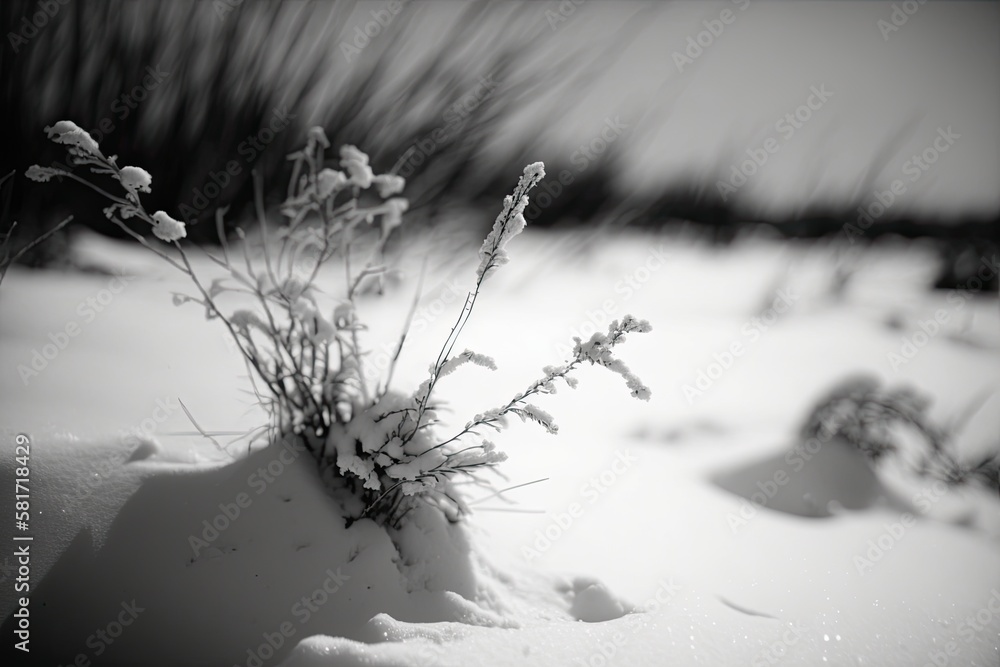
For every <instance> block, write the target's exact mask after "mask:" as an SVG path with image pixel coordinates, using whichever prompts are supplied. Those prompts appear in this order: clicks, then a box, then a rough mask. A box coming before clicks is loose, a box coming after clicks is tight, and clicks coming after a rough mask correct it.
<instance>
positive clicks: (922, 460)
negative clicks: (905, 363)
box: [801, 376, 1000, 490]
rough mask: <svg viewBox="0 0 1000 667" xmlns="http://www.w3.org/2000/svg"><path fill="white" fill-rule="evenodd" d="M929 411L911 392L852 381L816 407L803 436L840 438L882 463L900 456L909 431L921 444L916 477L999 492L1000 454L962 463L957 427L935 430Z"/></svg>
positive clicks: (867, 380)
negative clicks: (956, 445) (956, 448)
mask: <svg viewBox="0 0 1000 667" xmlns="http://www.w3.org/2000/svg"><path fill="white" fill-rule="evenodd" d="M929 407H930V400H929V399H928V398H927V397H926V396H923V395H921V394H919V393H917V392H916V391H914V390H912V389H910V388H907V387H900V388H896V389H890V388H884V387H882V385H881V384H880V383H879V381H878V380H876V379H874V378H872V377H867V376H861V377H852V378H849V379H847V380H845V381H843V382H841V383H840V384H838V385H837V386H836V387H834V388H833V389H832V390H831V391H830V392H829V393H828V394H827V395H826V396H825V397H823V399H821V400H820V401H819V402H818V403H817V404H816V406H815V407H814V408H813V410H812V412H811V413H810V415H809V416H808V417H807V418H806V420H805V423H803V425H802V429H801V435H802V437H803V438H804V439H809V438H813V437H816V438H819V439H820V440H821V441H822V442H826V441H827V440H828V439H830V438H832V437H835V436H840V437H842V438H844V439H845V440H847V442H849V443H851V444H852V445H853V446H855V447H857V448H858V449H859V450H860V451H862V452H864V454H865V455H866V456H868V458H870V459H871V460H872V461H874V462H880V461H883V460H885V459H887V458H890V457H891V456H893V455H900V454H901V451H902V448H903V447H902V443H901V438H900V436H901V433H900V429H901V428H902V429H909V430H910V431H912V432H913V433H915V434H917V435H918V436H919V442H920V443H921V447H920V448H919V451H918V452H917V455H916V457H915V458H914V459H913V460H911V461H909V465H910V467H911V469H912V471H913V472H915V473H917V474H918V475H921V476H924V477H930V478H934V479H939V480H942V481H944V482H946V483H948V484H952V485H959V484H966V483H969V482H978V483H980V484H982V485H984V486H986V487H989V488H997V489H998V490H1000V454H987V455H985V456H983V457H981V458H980V459H979V460H978V461H976V462H975V463H969V462H966V461H963V460H962V458H961V457H960V456H959V455H958V454H957V453H956V452H955V451H954V439H955V438H954V436H955V435H956V433H957V431H958V426H955V427H952V428H942V427H941V426H938V425H936V424H935V423H934V422H933V421H932V420H931V419H930V418H929V417H928V416H927V411H928V408H929ZM959 426H960V425H959Z"/></svg>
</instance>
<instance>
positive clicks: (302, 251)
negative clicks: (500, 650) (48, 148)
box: [27, 121, 650, 524]
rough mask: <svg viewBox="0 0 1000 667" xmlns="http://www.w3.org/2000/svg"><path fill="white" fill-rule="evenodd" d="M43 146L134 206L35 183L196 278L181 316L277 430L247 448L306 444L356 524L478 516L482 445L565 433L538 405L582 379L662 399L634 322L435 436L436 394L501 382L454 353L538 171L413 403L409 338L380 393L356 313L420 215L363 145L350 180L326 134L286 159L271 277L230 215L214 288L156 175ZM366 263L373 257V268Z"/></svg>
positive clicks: (538, 166)
mask: <svg viewBox="0 0 1000 667" xmlns="http://www.w3.org/2000/svg"><path fill="white" fill-rule="evenodd" d="M46 131H47V132H48V134H49V137H50V138H51V139H52V140H53V141H55V142H56V143H59V144H63V145H64V146H66V148H67V151H68V152H69V162H70V164H71V165H72V166H73V167H83V168H87V169H89V171H90V173H91V174H94V175H96V176H98V177H101V178H103V179H105V180H109V181H117V184H118V186H119V187H120V189H121V190H122V191H123V195H121V196H119V195H115V194H111V193H110V192H108V191H107V190H105V189H104V188H103V187H101V186H99V185H97V184H96V183H94V182H91V180H90V179H89V178H84V177H82V176H81V175H79V174H78V173H74V172H72V171H67V170H65V169H63V168H53V167H40V166H37V165H36V166H33V167H31V168H30V169H29V170H28V172H27V176H28V177H29V178H32V179H33V180H36V181H41V182H45V181H48V180H50V179H52V178H70V179H72V180H75V181H78V182H80V183H82V184H84V185H86V186H88V187H90V188H92V189H93V190H95V191H96V192H98V193H100V194H101V195H103V196H104V197H106V198H107V199H109V200H110V202H111V204H110V205H109V206H108V207H107V208H105V209H104V214H105V216H106V217H107V218H108V220H110V221H111V222H112V223H113V224H115V225H117V226H118V227H119V228H121V229H122V230H123V231H124V232H125V233H127V234H128V235H130V236H132V237H133V238H135V239H136V240H137V241H138V242H139V243H141V244H143V245H144V246H145V247H146V248H147V249H148V250H150V251H152V252H154V253H156V254H157V255H159V256H160V257H161V258H162V259H163V260H164V261H166V262H168V263H169V264H171V265H172V266H174V267H175V268H177V269H178V270H179V271H181V272H183V273H185V274H186V275H187V276H189V277H190V279H191V280H192V282H193V284H194V286H195V287H196V288H197V292H198V294H197V296H188V295H181V294H177V295H175V296H174V301H175V303H176V304H182V303H186V302H193V303H197V304H199V305H200V306H202V307H203V308H204V309H205V313H206V316H207V318H208V319H219V320H220V321H221V322H222V324H223V325H224V326H225V327H226V329H227V330H228V332H229V334H230V335H231V336H232V338H233V340H235V342H236V344H237V345H238V346H239V349H240V352H241V353H242V355H243V357H244V359H245V360H246V363H247V365H248V367H249V369H250V371H251V378H252V379H253V380H254V382H255V389H256V390H257V395H258V397H259V399H260V401H261V403H262V405H263V406H264V408H265V409H266V411H267V413H268V415H269V421H268V424H267V425H266V427H262V428H261V429H257V430H255V431H253V432H251V433H249V434H248V439H250V440H251V442H254V441H264V442H271V443H273V442H277V441H283V440H285V439H286V438H289V437H291V438H294V439H295V440H296V441H298V442H300V443H301V444H302V445H303V446H304V447H305V449H307V450H308V451H309V452H310V454H311V455H312V456H313V458H314V459H315V460H316V462H317V464H318V466H319V468H320V471H321V474H322V476H323V478H324V480H326V482H327V484H328V485H329V487H330V488H331V489H332V490H333V492H334V493H335V495H336V496H337V497H338V498H339V499H340V500H341V502H342V503H343V505H344V507H345V510H346V514H347V516H348V519H349V520H350V521H353V520H357V519H359V518H363V517H370V518H373V519H375V520H377V521H379V522H380V523H382V524H394V523H396V522H397V521H398V519H399V518H401V517H402V516H403V515H404V514H405V513H406V512H407V511H408V510H410V509H412V508H413V507H414V506H415V504H416V503H420V502H423V503H428V504H431V505H433V506H435V507H438V508H439V509H440V510H441V511H442V512H444V513H445V514H446V515H447V516H448V518H449V519H451V520H457V519H458V517H459V516H461V515H462V514H464V513H465V512H466V511H467V508H466V506H465V505H464V503H463V501H462V499H461V496H460V495H459V493H458V491H457V487H456V483H457V481H458V480H459V479H460V478H465V477H471V478H472V481H473V483H480V484H485V483H486V482H485V481H484V480H482V479H481V478H480V477H477V473H479V472H482V471H484V470H485V469H488V468H493V467H494V466H496V465H497V464H498V463H500V462H502V461H503V460H504V459H505V458H506V457H505V455H504V454H503V453H501V452H499V451H497V449H496V447H495V446H494V444H493V443H491V442H490V441H489V440H486V439H484V438H482V437H481V435H482V434H481V431H482V430H484V429H494V430H501V429H503V428H505V427H506V426H507V425H508V418H509V417H510V416H511V415H513V416H516V417H519V418H520V419H521V420H522V421H532V422H536V423H537V424H540V425H541V426H542V427H544V428H545V429H546V430H547V431H549V432H550V433H556V432H557V430H558V429H557V427H556V425H555V423H554V421H553V419H552V417H551V416H550V415H549V414H548V413H546V412H545V411H543V410H542V409H541V408H539V407H537V406H536V405H534V404H532V403H531V402H530V401H531V399H532V398H533V397H535V396H537V395H539V394H550V393H555V391H556V383H557V382H558V381H563V382H565V383H566V384H567V385H568V386H570V387H574V386H575V385H576V380H575V379H574V378H573V377H571V373H572V372H573V371H574V370H575V369H576V368H577V367H578V366H580V365H581V364H584V363H589V364H597V365H600V366H604V367H605V368H608V369H609V370H611V371H612V372H614V373H617V374H619V375H621V376H622V378H623V379H624V381H625V383H626V386H627V388H628V389H629V391H630V392H631V394H632V395H633V396H634V397H636V398H640V399H643V400H648V399H649V396H650V391H649V389H648V388H647V387H646V386H645V385H644V384H642V382H641V381H640V380H639V378H638V377H636V376H635V375H634V374H633V373H632V372H631V371H630V370H629V369H628V367H627V366H625V364H624V363H623V362H622V361H621V360H620V359H617V358H616V357H615V356H614V353H613V350H614V348H615V347H616V346H617V345H619V344H620V343H622V342H623V341H624V340H625V337H626V335H627V334H629V333H642V332H647V331H649V330H650V326H649V323H647V322H645V321H641V320H637V319H635V318H634V317H632V316H630V315H628V316H625V317H624V318H623V319H622V320H621V321H615V322H612V324H611V326H610V327H609V329H608V332H607V334H602V333H595V334H594V335H593V336H591V338H590V339H589V340H587V341H582V340H580V339H575V342H576V345H575V347H574V348H573V358H572V359H570V360H568V361H567V363H565V364H564V365H561V366H547V367H546V368H544V369H543V375H542V377H541V378H540V379H538V380H536V381H535V382H533V383H532V384H530V385H529V386H528V387H527V388H526V389H525V390H524V391H523V392H521V393H518V394H516V395H515V396H514V397H513V398H512V399H511V400H510V401H508V402H507V403H506V404H504V405H502V406H500V407H498V408H494V409H491V410H487V411H485V412H483V413H481V414H478V415H475V416H474V417H473V418H472V419H471V420H470V421H469V422H468V423H467V424H466V425H465V427H464V428H462V429H461V430H460V431H459V432H458V433H456V434H455V435H452V436H451V437H442V436H439V435H438V434H437V432H436V424H437V419H436V410H437V409H438V407H439V405H438V404H437V403H436V401H435V400H434V390H435V389H436V387H437V385H438V383H439V382H440V381H441V380H442V379H443V378H445V377H446V376H448V375H449V374H451V373H453V372H454V371H455V370H457V369H458V368H459V367H460V366H463V365H467V364H473V365H477V366H481V367H484V368H488V369H491V370H493V369H495V368H496V364H495V363H494V362H493V360H492V359H490V358H489V357H487V356H485V355H482V354H478V353H476V352H473V351H471V350H464V351H462V352H458V353H456V352H455V349H456V344H457V342H458V339H459V337H460V335H461V333H462V330H463V328H464V326H465V324H466V323H467V322H468V320H469V318H470V317H471V315H472V312H473V309H474V308H475V305H476V303H477V300H478V298H479V296H480V292H481V288H482V286H483V284H484V282H485V281H486V280H487V279H488V278H489V277H490V276H492V275H493V274H494V273H495V272H496V271H497V270H498V269H499V268H500V267H502V266H503V265H504V264H506V263H507V262H508V261H509V257H508V254H507V250H506V247H507V244H508V243H509V242H510V240H511V239H512V238H513V237H515V236H516V235H517V234H519V233H520V232H521V230H522V229H523V228H524V225H525V220H524V216H523V213H524V210H525V207H526V206H527V205H528V192H529V191H530V190H531V189H532V188H533V187H534V186H535V185H537V184H538V182H539V181H540V180H541V179H542V178H543V177H544V175H545V172H544V166H543V165H542V163H541V162H536V163H534V164H531V165H529V166H527V167H526V168H525V169H524V172H523V174H522V175H521V178H520V180H519V181H518V184H517V186H516V188H515V190H514V193H513V195H510V196H507V197H506V198H505V199H504V204H503V208H502V210H501V212H500V214H499V215H498V216H497V218H496V221H495V222H494V225H493V229H492V230H491V231H490V233H489V234H488V235H487V237H486V239H485V240H484V242H483V244H482V247H481V248H480V250H479V258H480V263H479V266H478V268H477V269H476V282H475V286H474V288H473V289H472V291H470V292H469V294H468V295H467V297H466V300H465V303H464V305H463V307H462V310H461V312H460V313H459V315H458V317H457V319H456V321H455V324H454V326H453V327H452V329H451V333H450V335H449V336H448V338H447V339H446V340H445V342H444V344H443V345H442V347H441V350H440V352H439V353H438V355H437V358H436V359H435V360H434V362H433V363H432V364H431V365H430V368H429V371H428V377H427V379H426V380H424V382H423V383H421V385H420V386H419V387H417V388H416V390H415V391H414V392H413V393H411V394H406V393H402V392H398V391H391V390H390V389H389V384H390V380H391V378H392V373H393V369H394V367H395V363H396V360H398V357H399V352H400V350H401V349H402V345H403V342H404V340H405V333H404V335H403V337H402V338H401V339H400V340H399V343H398V346H397V348H396V355H395V358H394V360H393V363H392V364H391V365H390V368H389V369H388V370H387V375H386V377H385V378H384V379H383V380H381V381H379V382H378V383H376V384H375V385H374V386H372V385H371V384H369V381H368V380H367V378H370V377H372V376H371V374H369V373H366V372H365V349H364V348H363V345H362V342H361V340H360V333H361V332H362V331H363V330H364V329H365V326H364V324H363V322H361V321H360V319H359V317H358V313H357V309H356V305H357V298H358V295H359V293H360V289H361V286H362V284H363V283H365V282H367V281H372V280H380V279H381V278H382V277H383V276H384V275H385V273H386V272H387V270H388V268H387V267H386V266H385V264H384V262H383V249H384V246H385V243H386V241H387V239H388V238H389V236H390V234H392V232H393V230H394V229H395V228H396V227H398V226H399V225H400V224H402V219H403V213H404V212H405V211H406V209H407V207H408V202H407V200H406V199H404V198H402V197H398V196H396V195H399V194H400V193H401V192H402V190H403V189H404V187H405V181H404V179H403V178H401V177H400V176H398V175H396V174H394V173H391V172H390V173H387V174H378V175H376V174H375V173H374V171H373V170H372V167H371V165H370V164H369V158H368V156H367V155H366V154H365V153H363V152H362V151H360V150H358V149H357V148H355V147H354V146H343V147H341V149H340V154H339V155H340V160H339V166H340V167H341V169H339V170H337V169H332V168H330V167H325V166H324V164H325V157H324V156H325V152H326V151H327V150H328V149H329V148H330V144H329V141H328V140H327V137H326V135H325V133H324V132H323V130H322V128H319V127H316V128H313V129H312V130H310V131H309V135H308V141H307V144H306V146H305V148H304V149H303V150H301V151H297V152H295V153H293V154H292V155H291V156H289V158H290V159H291V160H292V162H293V165H292V178H291V183H290V185H289V189H288V196H287V198H286V200H285V202H284V204H283V205H282V206H281V214H282V215H283V217H284V218H285V219H286V222H285V224H284V225H283V226H282V227H281V228H280V229H279V230H278V231H277V232H276V233H275V234H273V235H272V234H271V233H270V232H269V230H268V226H267V219H266V215H265V211H264V207H263V198H262V196H260V195H259V191H258V197H257V202H256V203H257V207H256V208H257V219H258V224H259V225H260V228H261V229H262V231H263V235H262V246H261V248H260V251H261V253H262V262H261V261H259V260H255V259H254V258H253V257H251V252H250V246H249V243H248V242H246V239H245V236H244V237H243V238H244V243H243V244H242V250H243V257H242V258H241V259H242V262H240V261H239V260H238V259H237V258H235V257H234V256H233V253H232V250H231V248H230V246H229V244H228V243H227V241H226V235H225V233H224V224H223V215H224V211H220V212H218V213H217V225H218V227H219V237H220V241H221V243H222V246H221V254H220V255H216V254H212V253H207V255H208V257H209V258H210V259H211V260H212V261H213V262H215V263H216V264H217V265H218V266H220V267H222V268H223V269H224V270H225V272H226V273H227V276H226V277H224V278H221V279H216V280H213V281H212V282H211V283H210V284H208V285H206V284H205V283H204V281H203V280H201V279H200V278H199V276H198V275H197V274H196V272H195V271H194V269H193V268H192V265H191V262H190V259H189V256H188V252H187V250H186V249H185V246H184V245H183V244H181V242H180V241H181V240H182V239H183V238H185V236H186V234H187V230H186V227H185V225H184V223H183V222H180V221H178V220H175V219H174V218H172V217H171V216H170V215H169V214H167V213H166V212H164V211H156V212H155V213H153V214H151V215H150V214H149V213H148V212H147V211H146V210H145V208H144V207H143V205H142V202H141V199H140V194H141V193H149V192H150V191H151V188H152V185H153V184H152V178H151V177H150V175H149V173H147V172H146V171H145V170H143V169H141V168H139V167H133V166H125V167H119V166H118V165H117V160H116V157H114V156H110V157H106V156H104V155H103V154H102V153H101V150H100V147H99V146H98V145H97V143H96V142H95V141H94V140H93V139H92V138H91V137H90V135H89V134H88V133H87V132H85V131H84V130H82V129H80V128H79V127H77V126H76V125H75V124H73V123H71V122H69V121H61V122H59V123H56V125H55V126H53V127H50V128H46ZM373 191H374V192H373ZM127 221H128V222H127ZM135 221H139V222H141V223H144V224H145V225H149V226H150V227H151V228H152V231H153V234H154V235H155V236H156V237H157V238H158V239H160V240H161V241H163V242H165V243H168V244H171V245H172V246H173V247H174V250H175V251H176V255H175V256H172V255H168V254H167V253H165V252H164V251H163V250H162V249H161V247H160V246H158V245H154V244H155V243H156V242H155V241H152V242H151V241H149V240H147V239H146V237H145V236H144V235H143V234H141V233H139V232H137V231H135V230H134V229H133V228H132V227H130V226H129V223H130V222H135ZM238 232H240V235H241V236H243V235H242V233H241V230H238ZM359 249H360V250H361V251H362V253H363V255H364V259H363V260H362V261H360V262H359V261H358V257H357V255H358V250H359ZM335 257H337V258H339V259H340V260H341V261H342V262H343V266H344V272H345V273H344V292H343V295H342V296H341V297H340V298H339V299H336V300H335V303H333V304H328V303H327V302H326V301H325V300H324V298H323V293H322V292H321V291H320V290H319V288H318V287H317V285H316V279H317V276H318V275H319V271H320V269H321V267H322V266H324V265H325V264H326V263H327V262H329V261H330V260H332V259H333V258H335ZM261 264H263V265H262V266H261ZM226 293H232V294H242V295H249V296H250V297H251V301H252V303H253V307H252V308H244V309H237V310H235V311H233V312H230V313H229V314H225V313H224V312H223V310H222V308H221V305H220V303H219V300H220V297H221V296H222V295H223V294H226ZM192 421H193V420H192Z"/></svg>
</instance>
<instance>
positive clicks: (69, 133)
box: [45, 120, 101, 155]
mask: <svg viewBox="0 0 1000 667" xmlns="http://www.w3.org/2000/svg"><path fill="white" fill-rule="evenodd" d="M45 132H46V134H48V135H49V139H51V140H52V141H54V142H56V143H57V144H66V145H69V146H76V147H78V148H81V149H83V150H85V151H86V152H88V153H91V154H92V155H100V154H101V149H100V147H99V146H98V145H97V142H96V141H94V138H93V137H91V136H90V134H88V133H87V132H86V131H84V130H82V129H81V128H80V127H79V126H78V125H77V124H76V123H74V122H73V121H71V120H61V121H59V122H58V123H56V124H55V125H52V126H51V127H49V126H46V127H45Z"/></svg>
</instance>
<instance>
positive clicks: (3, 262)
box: [0, 215, 73, 281]
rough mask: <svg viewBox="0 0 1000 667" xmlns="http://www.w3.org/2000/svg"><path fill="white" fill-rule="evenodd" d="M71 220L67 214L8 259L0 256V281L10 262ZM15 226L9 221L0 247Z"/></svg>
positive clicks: (8, 238) (5, 242) (15, 224)
mask: <svg viewBox="0 0 1000 667" xmlns="http://www.w3.org/2000/svg"><path fill="white" fill-rule="evenodd" d="M72 221H73V216H72V215H71V216H68V217H67V218H66V219H65V220H63V221H62V222H60V223H59V224H58V225H56V226H55V227H53V228H52V229H50V230H48V231H47V232H45V233H44V234H42V235H41V236H39V237H38V238H36V239H35V240H34V241H31V242H30V243H28V244H27V245H26V246H24V247H23V248H21V249H20V250H18V251H17V252H16V253H14V256H13V257H11V258H10V259H7V258H0V281H2V280H3V277H4V276H5V275H7V269H8V268H9V267H10V265H11V264H14V263H15V262H17V260H19V259H20V258H21V257H22V256H23V255H24V254H25V253H26V252H28V251H29V250H31V249H32V248H34V247H35V246H37V245H38V244H40V243H44V242H45V241H46V240H47V239H48V238H49V237H51V236H52V235H53V234H56V233H57V232H58V231H59V230H60V229H62V228H63V227H65V226H66V225H68V224H69V223H71V222H72ZM15 227H17V223H16V222H13V223H11V225H10V229H9V230H7V234H6V236H5V237H4V245H3V246H0V248H3V247H4V246H6V244H7V242H8V241H9V240H10V236H11V234H13V233H14V228H15Z"/></svg>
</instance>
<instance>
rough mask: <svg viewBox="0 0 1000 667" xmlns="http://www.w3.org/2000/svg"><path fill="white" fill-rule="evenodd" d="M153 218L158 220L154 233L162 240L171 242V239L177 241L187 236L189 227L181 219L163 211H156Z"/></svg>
mask: <svg viewBox="0 0 1000 667" xmlns="http://www.w3.org/2000/svg"><path fill="white" fill-rule="evenodd" d="M153 220H155V221H156V225H155V226H154V227H153V234H155V235H156V238H158V239H160V240H162V241H167V242H168V243H169V242H170V241H177V240H179V239H182V238H184V237H185V236H187V229H186V228H185V227H184V223H183V222H181V221H180V220H174V219H173V218H171V217H170V216H169V215H167V214H166V213H164V212H163V211H157V212H156V213H154V214H153Z"/></svg>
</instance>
